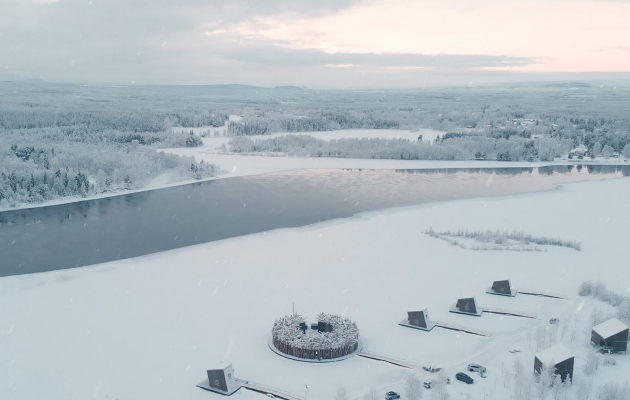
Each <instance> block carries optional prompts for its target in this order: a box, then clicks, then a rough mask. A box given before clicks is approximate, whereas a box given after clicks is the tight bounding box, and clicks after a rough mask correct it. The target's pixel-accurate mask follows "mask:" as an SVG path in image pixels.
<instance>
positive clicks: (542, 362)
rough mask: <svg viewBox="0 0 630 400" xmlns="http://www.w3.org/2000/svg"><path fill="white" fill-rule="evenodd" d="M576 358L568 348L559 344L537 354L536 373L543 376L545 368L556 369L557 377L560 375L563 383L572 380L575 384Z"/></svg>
mask: <svg viewBox="0 0 630 400" xmlns="http://www.w3.org/2000/svg"><path fill="white" fill-rule="evenodd" d="M574 364H575V356H574V355H573V353H571V352H570V351H569V350H568V349H567V348H566V347H564V346H563V345H561V344H557V345H555V346H553V347H550V348H548V349H547V350H543V351H541V352H539V353H536V356H535V357H534V372H536V373H537V374H541V373H542V370H543V368H555V372H556V374H557V375H560V378H561V379H562V382H564V381H565V380H566V379H567V376H568V377H569V378H571V382H573V366H574Z"/></svg>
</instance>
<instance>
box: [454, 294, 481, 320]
mask: <svg viewBox="0 0 630 400" xmlns="http://www.w3.org/2000/svg"><path fill="white" fill-rule="evenodd" d="M451 312H455V313H460V314H468V315H476V316H480V315H481V313H482V312H483V310H482V309H481V308H479V307H477V299H476V298H474V297H466V298H463V299H459V300H457V303H456V304H455V307H453V308H451Z"/></svg>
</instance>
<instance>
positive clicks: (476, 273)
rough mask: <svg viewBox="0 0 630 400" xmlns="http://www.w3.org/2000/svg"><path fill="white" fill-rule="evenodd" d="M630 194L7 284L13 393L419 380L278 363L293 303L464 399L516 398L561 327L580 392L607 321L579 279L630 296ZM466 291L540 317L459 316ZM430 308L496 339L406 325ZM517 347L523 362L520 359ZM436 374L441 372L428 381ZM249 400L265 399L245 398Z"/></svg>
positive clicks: (599, 378)
mask: <svg viewBox="0 0 630 400" xmlns="http://www.w3.org/2000/svg"><path fill="white" fill-rule="evenodd" d="M346 161H348V160H346ZM503 165H504V164H503ZM628 198H630V179H613V180H606V181H597V182H587V183H579V184H569V185H564V186H562V187H561V188H560V189H559V190H556V191H553V192H544V193H535V194H528V195H518V196H504V197H500V198H491V199H473V200H465V201H453V202H448V203H440V204H427V205H422V206H415V207H408V208H403V209H394V210H387V211H380V212H371V213H366V214H363V215H359V216H356V217H354V218H351V219H345V220H337V221H331V222H327V223H322V224H317V225H312V226H308V227H304V228H299V229H282V230H277V231H272V232H266V233H262V234H256V235H250V236H246V237H240V238H235V239H229V240H224V241H219V242H213V243H208V244H203V245H198V246H193V247H189V248H184V249H178V250H173V251H169V252H164V253H159V254H154V255H150V256H144V257H139V258H136V259H129V260H122V261H118V262H111V263H107V264H102V265H96V266H92V267H86V268H81V269H73V270H64V271H56V272H51V273H41V274H33V275H25V276H15V277H6V278H2V279H0V303H1V304H2V307H0V337H1V338H2V339H1V340H0V354H1V355H2V357H0V394H1V396H0V397H1V398H3V399H5V398H6V399H85V398H97V399H154V400H159V399H169V400H170V399H219V398H221V397H219V395H216V394H212V393H209V392H206V391H203V390H201V389H198V388H196V387H195V385H196V384H197V383H198V382H200V381H201V380H203V379H204V377H205V369H206V368H212V367H217V366H222V365H226V364H227V363H232V364H233V365H234V367H235V371H236V376H237V377H239V378H242V379H248V380H252V381H255V382H260V383H263V384H266V385H270V386H275V387H279V388H281V389H283V390H286V391H289V392H293V393H295V394H297V395H300V396H304V394H305V385H306V384H308V386H309V388H308V398H309V399H330V398H332V396H333V394H334V392H335V391H336V389H337V387H338V386H339V385H340V384H343V385H344V386H345V387H346V389H347V390H348V392H349V394H350V395H351V397H352V398H359V397H360V396H362V395H363V393H365V392H366V391H367V389H368V388H370V387H371V386H374V387H376V388H377V389H378V390H379V393H384V392H385V391H387V390H392V389H393V390H397V391H402V389H403V381H404V379H405V376H406V374H407V371H406V370H404V369H402V368H399V367H395V366H392V365H389V364H385V363H381V362H377V361H370V360H367V359H363V358H359V357H353V358H351V359H349V360H346V361H343V362H339V363H330V364H310V363H300V362H295V361H291V360H288V359H286V358H282V357H279V356H278V355H276V354H275V353H273V352H272V351H271V350H270V349H269V348H268V347H267V341H268V338H269V335H270V332H271V327H272V325H273V321H274V319H275V318H277V317H280V316H283V315H285V314H288V313H290V312H291V310H292V306H293V304H294V303H295V308H296V311H298V312H299V313H301V314H303V315H304V316H306V317H308V318H310V319H314V318H315V316H316V315H317V313H319V312H321V311H324V312H329V313H340V314H343V315H346V316H348V317H350V318H351V319H353V320H355V321H356V322H357V324H358V326H359V328H360V329H361V337H362V340H363V343H364V346H365V350H368V351H374V352H380V353H386V354H389V355H391V356H394V357H399V358H404V359H408V360H411V361H413V362H415V363H417V364H419V365H428V364H435V365H437V366H441V367H444V368H446V371H447V373H448V375H449V376H450V377H451V380H453V384H451V385H450V388H449V390H450V394H451V398H453V399H468V398H470V399H484V398H486V399H508V398H509V393H511V390H512V388H511V386H510V385H513V382H512V383H509V382H508V383H507V386H508V387H504V386H505V385H506V384H505V383H504V380H503V374H502V372H501V371H504V372H506V371H508V370H510V369H511V368H512V365H513V363H514V360H515V359H516V358H519V359H521V360H522V361H523V363H524V365H525V367H526V371H531V370H532V369H533V352H534V351H535V350H536V346H537V344H536V342H537V339H535V337H536V335H537V334H538V333H537V332H539V329H540V327H549V329H552V330H553V329H558V331H557V332H556V333H555V336H556V337H557V338H558V339H559V341H561V342H563V343H564V344H565V345H566V346H567V347H569V348H570V349H571V350H572V351H574V353H575V354H576V368H575V379H574V380H575V383H576V385H577V384H578V383H579V382H580V381H584V380H586V377H585V376H584V373H583V372H582V367H583V365H584V363H585V357H586V354H587V347H586V343H587V336H588V329H589V317H590V314H591V310H592V309H593V308H594V307H595V306H597V307H599V308H600V309H602V310H604V309H606V306H605V305H603V304H602V303H598V302H597V301H595V300H592V299H583V298H580V297H578V296H577V295H576V292H577V287H578V285H579V283H580V282H581V281H583V280H585V279H591V280H598V279H602V280H604V281H606V282H607V283H608V286H609V287H610V288H611V289H612V290H615V291H617V292H622V293H628V291H630V287H629V286H630V273H629V272H628V269H627V262H626V261H627V260H628V259H630V248H629V247H628V246H627V229H628V227H630V212H629V211H628V210H629V209H628V205H627V199H628ZM431 226H432V227H434V228H435V229H438V230H446V229H459V228H470V229H509V230H522V231H525V232H527V233H531V234H533V235H539V236H552V237H559V238H563V239H567V240H568V239H571V240H578V241H580V242H581V243H582V251H575V250H573V249H568V248H551V249H550V250H549V251H548V252H505V251H504V252H493V251H472V250H464V249H461V248H458V247H455V246H450V245H448V244H447V243H445V242H443V241H441V240H437V239H434V238H431V237H429V236H427V235H425V234H423V233H422V232H423V231H424V230H425V229H427V228H429V227H431ZM210 228H211V227H209V229H210ZM505 278H509V279H511V280H512V283H513V285H514V286H515V287H516V288H518V287H521V288H528V289H540V290H549V291H554V292H559V293H564V294H566V295H568V296H569V300H556V299H548V298H542V297H531V296H524V295H518V296H517V297H515V298H504V297H499V296H491V295H487V294H485V290H486V288H487V287H488V286H490V284H491V283H492V281H493V280H497V279H505ZM465 296H466V297H467V296H476V297H477V300H478V302H479V304H480V305H481V306H488V307H490V306H492V307H498V308H509V309H515V310H522V311H527V312H533V313H536V314H537V315H538V318H539V319H537V320H530V319H525V318H517V317H501V316H498V315H492V314H484V315H483V316H482V317H479V318H477V317H468V316H463V315H456V314H452V313H449V312H448V309H449V307H450V306H452V305H453V304H454V302H455V300H456V299H457V298H458V297H465ZM425 307H427V308H428V309H429V311H430V315H431V317H432V318H433V319H435V320H439V321H448V322H452V323H457V324H462V325H468V326H471V327H475V328H479V329H483V330H486V331H490V332H492V334H493V337H492V338H489V339H488V338H482V337H476V336H471V335H467V334H462V333H457V332H453V331H447V330H443V329H439V328H435V329H434V330H433V331H432V332H428V333H427V332H421V331H417V330H413V329H408V328H404V327H400V326H398V325H397V324H398V322H400V321H401V320H402V319H403V318H404V317H405V316H406V312H407V311H410V310H418V309H423V308H425ZM551 317H557V318H560V320H561V325H560V326H558V328H554V327H552V326H551V325H549V324H548V323H547V321H548V320H549V318H551ZM576 318H577V321H578V323H577V328H576V329H575V330H576V334H575V335H572V332H571V331H572V329H573V328H572V327H573V324H574V323H575V321H576ZM563 324H567V326H568V327H570V328H567V329H564V328H563ZM550 332H553V331H550ZM549 335H550V334H548V336H549ZM513 348H518V349H520V350H521V352H520V353H517V354H511V353H509V352H508V350H510V349H513ZM543 348H544V347H543ZM616 359H617V361H618V364H617V365H616V366H601V367H600V369H599V371H597V372H596V373H595V374H594V375H593V377H592V378H593V379H594V380H595V386H597V385H599V384H601V383H603V382H607V381H614V380H616V381H625V380H626V379H628V378H627V376H628V371H630V356H618V357H616ZM468 362H478V363H481V364H483V365H485V366H486V367H488V370H489V374H488V378H486V379H481V378H479V377H478V376H477V375H476V374H475V375H472V374H471V375H472V376H473V378H475V384H473V385H464V384H462V383H461V382H457V381H454V379H453V377H454V374H455V373H456V372H459V371H463V370H464V366H465V365H466V364H467V363H468ZM422 378H423V379H429V378H431V376H430V375H429V374H428V373H426V372H423V373H422ZM577 390H578V388H577V387H574V388H572V389H571V392H570V394H571V395H570V396H569V398H576V393H577ZM467 393H470V397H467ZM379 396H380V395H379ZM234 397H235V398H236V399H260V398H262V397H261V395H259V394H255V393H252V392H248V391H246V390H244V389H242V390H240V391H239V392H237V393H236V394H235V395H234ZM425 398H428V393H427V394H425Z"/></svg>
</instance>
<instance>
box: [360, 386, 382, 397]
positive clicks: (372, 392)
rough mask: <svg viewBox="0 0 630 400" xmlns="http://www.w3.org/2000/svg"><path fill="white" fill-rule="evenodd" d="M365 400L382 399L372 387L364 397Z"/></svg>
mask: <svg viewBox="0 0 630 400" xmlns="http://www.w3.org/2000/svg"><path fill="white" fill-rule="evenodd" d="M363 400H380V398H379V397H378V392H377V391H376V389H375V388H373V387H372V388H370V390H368V391H367V393H365V394H364V395H363Z"/></svg>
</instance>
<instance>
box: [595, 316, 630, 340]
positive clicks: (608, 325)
mask: <svg viewBox="0 0 630 400" xmlns="http://www.w3.org/2000/svg"><path fill="white" fill-rule="evenodd" d="M626 329H628V326H627V325H626V324H624V323H623V322H621V321H619V320H618V319H617V318H611V319H609V320H608V321H606V322H602V323H601V324H599V325H595V326H594V327H593V330H594V331H595V332H596V333H597V334H598V335H599V336H601V337H603V338H604V339H606V338H609V337H611V336H615V335H616V334H618V333H619V332H623V331H625V330H626Z"/></svg>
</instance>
